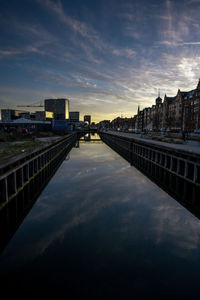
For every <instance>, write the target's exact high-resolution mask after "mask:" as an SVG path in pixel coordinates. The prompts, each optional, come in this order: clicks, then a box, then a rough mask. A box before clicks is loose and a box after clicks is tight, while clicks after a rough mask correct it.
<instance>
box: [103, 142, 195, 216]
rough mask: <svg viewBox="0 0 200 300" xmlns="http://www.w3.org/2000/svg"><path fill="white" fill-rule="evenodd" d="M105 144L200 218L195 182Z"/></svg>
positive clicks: (114, 146)
mask: <svg viewBox="0 0 200 300" xmlns="http://www.w3.org/2000/svg"><path fill="white" fill-rule="evenodd" d="M103 140H104V139H103ZM104 142H105V143H106V144H108V145H109V146H110V147H111V148H112V149H113V150H114V151H116V152H117V153H119V154H120V155H121V156H122V157H124V158H125V159H126V160H127V161H128V162H130V163H131V164H133V165H134V166H135V167H136V168H138V169H139V170H140V171H142V172H143V173H144V174H146V175H147V176H148V178H150V179H151V180H153V181H154V182H156V183H157V184H158V185H159V186H160V187H161V188H162V189H163V190H165V191H166V192H167V193H169V194H170V195H171V196H172V197H173V198H174V199H176V200H177V201H179V203H181V204H182V205H183V206H184V207H186V208H187V209H188V210H189V211H191V212H192V213H193V214H194V215H195V216H197V217H198V218H200V202H199V196H200V188H199V187H198V186H196V185H194V183H193V182H189V181H187V180H184V179H183V178H180V177H179V176H176V175H175V174H172V173H171V172H169V171H167V170H166V169H164V168H162V167H160V166H158V165H155V164H154V163H153V162H151V161H145V160H144V159H143V158H136V159H134V160H133V158H132V155H131V153H130V152H129V151H127V150H126V149H123V148H121V147H118V146H117V145H114V144H113V143H110V142H109V141H108V140H106V141H105V140H104Z"/></svg>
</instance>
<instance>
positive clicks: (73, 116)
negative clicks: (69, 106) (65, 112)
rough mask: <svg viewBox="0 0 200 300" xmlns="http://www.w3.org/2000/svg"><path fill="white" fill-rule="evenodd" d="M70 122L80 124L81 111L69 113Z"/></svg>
mask: <svg viewBox="0 0 200 300" xmlns="http://www.w3.org/2000/svg"><path fill="white" fill-rule="evenodd" d="M69 120H70V122H72V123H74V122H79V111H70V112H69Z"/></svg>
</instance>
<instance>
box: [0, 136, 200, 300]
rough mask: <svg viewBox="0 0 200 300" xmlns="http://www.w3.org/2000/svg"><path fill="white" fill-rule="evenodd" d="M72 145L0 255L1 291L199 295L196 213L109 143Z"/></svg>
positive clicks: (80, 295) (127, 296)
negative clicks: (194, 214)
mask: <svg viewBox="0 0 200 300" xmlns="http://www.w3.org/2000/svg"><path fill="white" fill-rule="evenodd" d="M76 147H77V148H73V149H72V151H71V152H70V154H69V155H68V156H67V158H66V160H65V161H64V162H63V163H62V165H61V166H60V168H59V169H58V171H57V173H56V174H55V176H54V177H53V178H52V179H51V181H50V182H49V184H48V185H47V186H46V188H45V189H44V190H43V192H42V194H41V195H40V196H39V198H38V200H37V202H36V203H35V205H34V206H33V208H32V209H31V210H30V212H29V214H28V215H27V217H26V218H25V220H24V221H23V223H22V224H21V226H20V227H19V229H18V231H17V232H16V234H15V235H14V236H13V238H12V239H11V240H10V242H9V244H8V245H7V247H6V248H5V249H4V251H3V253H2V254H1V256H0V282H1V289H2V290H3V288H5V289H6V291H7V294H9V293H10V292H14V293H17V294H18V295H20V296H21V297H22V296H24V295H26V297H27V298H29V296H30V295H34V296H39V297H40V296H43V297H50V296H53V297H54V298H55V297H57V298H58V299H63V298H64V299H75V297H77V296H78V298H80V299H82V298H83V297H85V298H86V299H156V298H158V299H169V298H170V299H196V297H198V295H199V292H200V288H199V269H200V243H199V241H200V222H199V219H198V218H196V217H195V216H193V215H192V214H191V213H190V212H189V211H188V210H186V209H185V208H184V207H182V206H181V205H180V204H179V203H178V202H177V201H175V200H174V199H173V198H171V197H170V196H169V195H168V194H167V193H166V192H164V191H163V190H162V189H160V188H159V187H158V186H157V185H156V184H154V183H153V182H152V181H151V180H150V179H148V178H147V177H146V176H144V175H143V174H142V173H140V172H139V171H138V170H137V169H135V168H134V167H133V166H130V164H129V163H128V162H127V161H126V160H124V159H123V158H122V157H120V156H119V155H118V154H117V153H115V152H114V151H113V150H112V149H110V148H109V147H108V146H107V145H105V144H103V143H99V142H94V141H93V142H88V141H84V140H82V141H81V142H80V143H79V144H77V145H76ZM17 294H16V295H17Z"/></svg>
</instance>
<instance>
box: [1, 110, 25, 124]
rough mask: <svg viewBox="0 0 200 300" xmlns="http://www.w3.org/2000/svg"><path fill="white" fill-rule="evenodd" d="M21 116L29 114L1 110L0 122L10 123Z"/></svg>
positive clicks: (21, 111)
mask: <svg viewBox="0 0 200 300" xmlns="http://www.w3.org/2000/svg"><path fill="white" fill-rule="evenodd" d="M23 115H30V113H29V112H27V111H23V110H16V109H2V110H1V120H2V122H11V121H14V120H16V119H19V118H21V117H22V116H23Z"/></svg>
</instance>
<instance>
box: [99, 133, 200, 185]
mask: <svg viewBox="0 0 200 300" xmlns="http://www.w3.org/2000/svg"><path fill="white" fill-rule="evenodd" d="M100 136H101V139H102V140H103V141H104V142H105V143H106V144H108V145H109V146H111V147H112V148H114V149H115V150H117V151H118V152H120V154H121V155H122V156H124V157H125V158H126V159H127V160H128V161H129V162H130V163H131V164H132V165H134V166H136V167H137V168H138V169H141V170H144V171H145V170H147V169H148V168H153V169H155V172H156V170H157V169H158V168H157V167H159V168H161V169H163V170H166V171H168V172H169V173H171V174H174V175H176V176H178V177H180V178H182V179H184V180H186V181H188V182H190V183H192V184H194V185H195V186H198V187H200V153H198V151H196V152H194V151H190V149H189V148H188V149H187V148H186V147H182V145H181V146H179V145H172V144H168V145H167V144H166V145H165V143H163V142H162V143H161V142H156V141H152V140H145V139H142V138H134V137H130V136H123V135H120V133H115V132H100ZM158 176H159V174H158Z"/></svg>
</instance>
